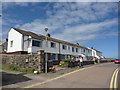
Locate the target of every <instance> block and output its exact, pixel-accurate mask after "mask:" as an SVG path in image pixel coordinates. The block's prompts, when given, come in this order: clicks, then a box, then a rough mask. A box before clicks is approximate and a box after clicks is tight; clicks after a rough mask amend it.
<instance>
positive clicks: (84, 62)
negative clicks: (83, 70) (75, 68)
mask: <svg viewBox="0 0 120 90" xmlns="http://www.w3.org/2000/svg"><path fill="white" fill-rule="evenodd" d="M83 64H84V65H90V64H94V61H83Z"/></svg>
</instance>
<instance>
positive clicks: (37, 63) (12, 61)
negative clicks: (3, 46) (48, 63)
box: [0, 54, 44, 71]
mask: <svg viewBox="0 0 120 90" xmlns="http://www.w3.org/2000/svg"><path fill="white" fill-rule="evenodd" d="M0 59H1V61H2V64H5V65H13V66H18V67H21V68H32V69H35V70H38V71H42V69H43V63H44V60H43V59H42V56H41V55H40V54H36V55H27V54H24V55H22V54H21V55H10V54H2V55H1V58H0Z"/></svg>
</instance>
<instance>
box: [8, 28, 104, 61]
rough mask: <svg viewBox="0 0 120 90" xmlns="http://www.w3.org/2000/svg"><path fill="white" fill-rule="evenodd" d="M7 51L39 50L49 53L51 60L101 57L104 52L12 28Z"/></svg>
mask: <svg viewBox="0 0 120 90" xmlns="http://www.w3.org/2000/svg"><path fill="white" fill-rule="evenodd" d="M7 48H8V49H7V53H12V52H20V51H24V52H27V53H28V54H36V53H37V51H39V50H44V52H46V53H47V55H48V59H49V60H64V59H65V58H70V57H72V56H74V57H77V56H83V58H84V60H88V59H89V58H90V57H97V56H98V57H100V56H102V52H99V51H97V50H95V49H90V48H87V47H84V46H81V45H78V44H74V43H70V42H66V41H63V40H58V39H55V38H52V37H49V36H47V41H46V36H44V35H38V34H35V33H33V32H29V31H24V30H20V29H17V28H11V29H10V30H9V32H8V47H7Z"/></svg>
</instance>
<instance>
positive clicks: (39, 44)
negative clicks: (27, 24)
mask: <svg viewBox="0 0 120 90" xmlns="http://www.w3.org/2000/svg"><path fill="white" fill-rule="evenodd" d="M32 46H36V47H42V41H36V40H32Z"/></svg>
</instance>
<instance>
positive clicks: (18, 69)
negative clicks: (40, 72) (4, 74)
mask: <svg viewBox="0 0 120 90" xmlns="http://www.w3.org/2000/svg"><path fill="white" fill-rule="evenodd" d="M0 69H4V70H11V71H19V72H25V73H33V72H34V71H35V69H32V68H20V67H17V66H12V65H0Z"/></svg>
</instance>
